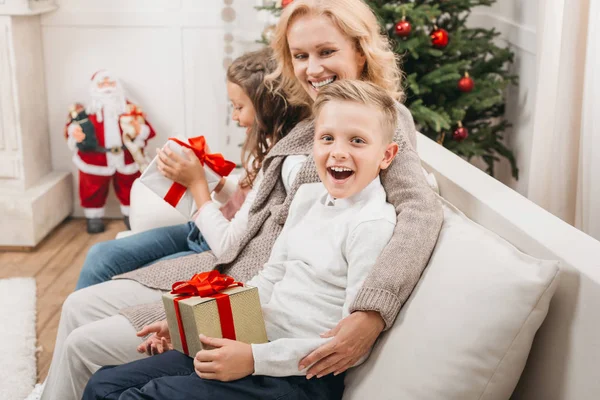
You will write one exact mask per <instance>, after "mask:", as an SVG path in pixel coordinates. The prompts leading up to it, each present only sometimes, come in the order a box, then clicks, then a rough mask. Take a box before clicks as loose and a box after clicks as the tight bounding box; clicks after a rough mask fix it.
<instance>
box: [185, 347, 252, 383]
mask: <svg viewBox="0 0 600 400" xmlns="http://www.w3.org/2000/svg"><path fill="white" fill-rule="evenodd" d="M200 341H201V342H202V343H204V344H205V345H208V346H212V347H214V349H212V350H200V351H199V352H198V353H197V354H196V357H195V358H194V368H195V369H196V374H198V376H199V377H200V378H202V379H213V380H217V381H222V382H229V381H234V380H236V379H241V378H244V377H246V376H248V375H250V374H252V373H253V372H254V356H253V355H252V346H250V345H249V344H246V343H242V342H238V341H235V340H229V339H217V338H209V337H206V336H204V335H200Z"/></svg>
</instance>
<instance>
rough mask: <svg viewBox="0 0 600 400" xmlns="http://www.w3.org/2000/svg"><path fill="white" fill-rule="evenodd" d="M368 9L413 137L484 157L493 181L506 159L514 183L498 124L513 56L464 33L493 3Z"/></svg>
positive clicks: (379, 1) (451, 1)
mask: <svg viewBox="0 0 600 400" xmlns="http://www.w3.org/2000/svg"><path fill="white" fill-rule="evenodd" d="M292 1H293V0H283V4H282V2H281V1H273V0H265V7H262V8H263V9H267V10H269V11H271V12H273V13H274V14H275V15H278V14H279V13H280V12H281V9H282V7H285V6H286V5H287V4H289V3H291V2H292ZM365 1H366V3H367V4H368V5H369V6H370V7H371V8H372V9H373V11H374V12H375V14H376V15H377V16H378V18H379V21H380V23H381V26H382V31H383V32H386V33H387V35H388V36H389V38H390V40H391V42H392V44H393V48H394V51H395V52H396V53H397V54H398V55H399V56H400V63H401V65H400V66H401V68H402V71H403V72H404V74H405V80H404V90H405V93H406V99H405V101H404V104H405V105H406V106H407V107H408V108H409V109H410V111H411V113H412V115H413V117H414V119H415V123H416V124H417V129H418V130H419V131H420V132H421V133H423V134H425V135H427V136H428V137H430V138H431V139H433V140H436V141H437V142H438V143H440V144H443V145H444V146H445V147H446V148H448V149H450V150H451V151H453V152H455V153H456V154H458V155H460V156H462V157H464V158H465V159H467V160H471V159H472V158H474V157H481V159H483V161H484V162H485V164H486V165H487V172H488V173H489V174H492V175H493V174H494V164H495V162H496V161H499V160H500V159H501V158H506V159H508V161H509V162H510V164H511V169H512V175H513V176H514V177H515V178H518V169H517V165H516V161H515V158H514V155H513V153H512V151H511V150H510V149H508V148H507V147H506V145H505V144H504V142H503V137H502V134H503V132H504V131H505V130H506V129H507V128H508V127H509V126H510V124H509V123H508V121H506V119H504V118H503V115H504V108H505V99H504V90H505V89H506V88H507V86H508V85H511V84H516V83H517V77H516V76H514V75H512V74H510V73H509V70H508V67H509V65H510V63H512V62H513V57H514V55H513V53H512V52H511V51H510V50H509V49H508V48H502V47H500V46H498V44H497V43H496V42H497V40H496V39H497V38H498V36H499V35H500V34H499V32H497V31H495V30H494V29H484V28H473V27H468V26H467V20H468V17H469V15H470V13H471V10H472V9H473V8H474V7H478V6H491V5H492V4H493V3H495V2H496V0H435V1H433V0H401V1H400V0H365ZM269 29H270V27H268V28H267V29H266V30H265V32H264V35H263V40H265V39H266V40H267V41H268V39H269V37H268V36H270V33H271V32H272V30H269ZM271 29H272V28H271Z"/></svg>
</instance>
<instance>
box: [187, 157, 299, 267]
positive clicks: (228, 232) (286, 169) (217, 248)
mask: <svg viewBox="0 0 600 400" xmlns="http://www.w3.org/2000/svg"><path fill="white" fill-rule="evenodd" d="M305 160H306V156H304V155H297V156H288V157H286V158H285V160H284V162H283V165H282V167H281V178H282V179H283V185H284V186H285V190H286V191H288V192H289V191H290V188H291V187H292V184H293V183H294V180H295V179H296V175H298V171H300V168H301V167H302V164H303V163H304V161H305ZM262 176H263V175H262V170H261V171H259V173H258V175H257V177H256V179H255V180H254V185H253V187H252V189H251V190H250V191H249V192H248V194H247V195H246V199H244V202H243V203H242V206H241V207H240V209H239V210H238V212H237V213H235V215H234V217H233V218H232V219H231V221H229V220H227V218H225V217H224V216H223V214H222V213H221V211H220V210H219V206H218V205H217V204H215V203H213V202H212V201H209V202H208V203H205V204H204V205H203V206H202V207H200V210H198V212H197V214H196V218H195V222H196V225H197V226H198V229H200V232H201V233H202V236H204V239H205V240H206V243H208V245H209V246H210V249H211V250H212V252H213V253H214V255H215V256H216V257H219V256H220V255H221V254H223V252H224V251H225V250H226V249H227V248H228V247H229V246H231V245H232V244H234V243H236V242H237V241H238V240H240V237H241V236H242V234H243V233H244V231H245V230H246V227H247V226H248V214H249V212H250V207H251V206H252V203H254V199H256V194H257V193H258V187H259V186H260V182H261V181H262Z"/></svg>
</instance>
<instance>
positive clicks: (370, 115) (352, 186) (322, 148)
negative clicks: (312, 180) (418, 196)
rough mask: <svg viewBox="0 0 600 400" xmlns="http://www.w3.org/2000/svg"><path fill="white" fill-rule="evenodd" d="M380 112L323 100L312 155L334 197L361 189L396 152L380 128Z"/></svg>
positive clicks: (349, 194)
mask: <svg viewBox="0 0 600 400" xmlns="http://www.w3.org/2000/svg"><path fill="white" fill-rule="evenodd" d="M382 117H383V116H382V113H381V111H379V110H378V109H376V108H375V107H371V106H367V105H364V104H360V103H355V102H351V101H337V100H334V101H330V102H328V103H326V104H325V105H324V106H323V107H322V108H321V111H320V113H319V115H318V117H317V119H316V121H315V143H314V147H313V155H314V158H315V164H316V166H317V172H318V173H319V177H320V178H321V181H322V182H323V184H324V185H325V187H326V188H327V191H328V192H329V194H330V195H331V196H332V197H334V198H336V199H343V198H346V197H350V196H353V195H355V194H357V193H359V192H360V191H361V190H363V189H364V188H365V187H366V186H367V185H368V184H369V183H371V181H373V179H375V177H376V176H377V175H378V174H379V171H380V170H381V169H385V168H387V167H388V166H389V165H390V164H391V163H392V160H393V159H394V156H395V155H396V153H397V152H398V145H397V144H396V143H389V141H388V139H387V135H386V134H385V133H384V132H383V128H382V124H381V118H382Z"/></svg>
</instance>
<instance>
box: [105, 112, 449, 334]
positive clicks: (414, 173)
mask: <svg viewBox="0 0 600 400" xmlns="http://www.w3.org/2000/svg"><path fill="white" fill-rule="evenodd" d="M398 112H399V124H398V127H397V129H396V136H395V138H394V140H395V141H396V142H397V143H398V145H399V148H400V150H399V152H398V155H397V156H396V158H395V159H394V161H393V162H392V164H391V166H390V167H389V168H388V169H387V170H386V171H383V172H382V173H381V181H382V183H383V186H384V188H385V190H386V193H387V196H388V198H387V200H388V202H390V203H391V204H393V205H394V207H395V208H396V213H397V216H398V220H397V224H396V228H395V230H394V235H393V237H392V239H391V240H390V242H389V243H388V245H387V246H386V247H385V249H384V250H383V252H382V253H381V255H380V257H379V259H378V260H377V262H376V264H375V266H374V267H373V269H372V270H371V272H370V273H369V276H368V277H367V280H366V281H365V284H364V285H363V287H362V289H361V290H360V291H359V293H358V295H357V297H356V300H355V301H354V304H353V305H352V307H351V310H350V311H351V312H353V311H356V310H372V311H377V312H379V313H380V314H381V316H382V318H383V319H384V321H385V324H386V329H389V328H390V327H391V326H392V324H393V323H394V320H395V318H396V316H397V315H398V312H399V311H400V307H401V306H402V304H404V302H405V301H406V299H407V298H408V296H409V295H410V293H411V292H412V290H413V289H414V287H415V285H416V284H417V282H418V280H419V278H420V276H421V273H422V272H423V270H424V269H425V266H426V265H427V262H428V261H429V257H430V256H431V253H432V251H433V248H434V246H435V243H436V241H437V237H438V234H439V231H440V229H441V225H442V220H443V215H442V208H441V204H440V203H439V201H438V199H437V198H436V196H435V194H434V193H433V191H432V190H431V189H430V188H429V186H428V185H427V182H426V180H425V177H424V175H423V173H422V171H421V164H420V161H419V157H418V155H417V153H416V151H415V150H414V147H413V145H411V143H410V142H411V141H414V140H415V126H414V123H413V119H412V116H411V115H410V112H409V111H408V110H407V109H406V107H404V106H403V105H400V104H398ZM313 135H314V126H313V123H312V121H303V122H301V123H299V124H298V125H297V126H296V127H295V128H294V129H292V131H291V132H290V133H289V134H288V135H287V136H286V137H285V138H283V139H282V140H280V141H279V142H278V143H277V144H276V145H275V146H274V147H273V149H271V151H270V152H269V154H268V156H267V158H266V159H265V161H264V162H263V170H264V171H263V172H264V178H263V181H262V183H261V185H260V186H259V191H258V194H257V197H256V200H255V202H254V204H253V205H252V208H251V209H250V217H249V221H248V228H247V231H246V233H245V235H244V236H243V237H242V239H241V240H240V242H239V243H238V245H237V246H233V247H231V248H229V249H228V250H227V251H225V253H224V254H223V255H222V256H221V257H220V258H219V259H218V260H217V259H215V257H214V256H213V254H212V253H211V252H205V253H201V254H195V255H191V256H187V257H181V258H178V259H173V260H166V261H161V262H158V263H155V264H153V265H151V266H149V267H145V268H141V269H138V270H135V271H132V272H129V273H126V274H123V275H119V276H117V277H115V279H132V280H135V281H137V282H139V283H141V284H143V285H145V286H148V287H151V288H157V289H162V290H170V289H171V284H172V283H173V282H176V281H181V280H187V279H189V278H191V277H192V275H194V274H195V273H199V272H203V271H208V270H211V269H213V268H217V269H218V270H219V271H221V272H223V273H226V274H228V275H231V276H233V277H234V278H236V279H237V280H239V281H242V282H243V281H246V280H249V279H250V278H251V277H253V276H254V275H256V274H257V273H258V271H259V270H260V269H261V268H262V266H263V265H264V264H265V263H266V262H267V260H268V258H269V255H270V253H271V248H272V247H273V244H274V242H275V239H276V238H277V236H278V235H279V233H280V232H281V229H282V227H283V224H284V223H285V219H286V217H287V213H288V210H289V206H290V203H291V200H292V198H293V197H294V194H295V193H296V190H297V189H298V187H299V186H300V185H301V184H304V183H312V182H318V181H319V176H318V174H317V171H316V168H315V164H314V160H313V158H312V156H311V153H312V144H313ZM294 154H305V155H309V157H308V159H307V161H306V162H305V164H304V166H303V167H302V169H301V170H300V172H299V173H298V176H297V178H296V181H295V182H294V184H293V186H292V189H291V191H290V193H289V194H288V195H287V196H286V191H285V188H284V186H283V182H282V180H281V165H282V163H283V160H284V159H285V157H286V156H289V155H294ZM121 314H123V315H125V316H126V317H127V318H128V319H129V320H130V321H131V322H132V324H133V325H134V326H135V328H136V329H139V328H141V327H142V326H144V325H147V324H149V323H152V322H154V321H157V320H159V319H163V318H164V310H163V307H162V304H161V303H155V304H149V305H141V306H136V307H130V308H127V309H124V310H122V311H121Z"/></svg>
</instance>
